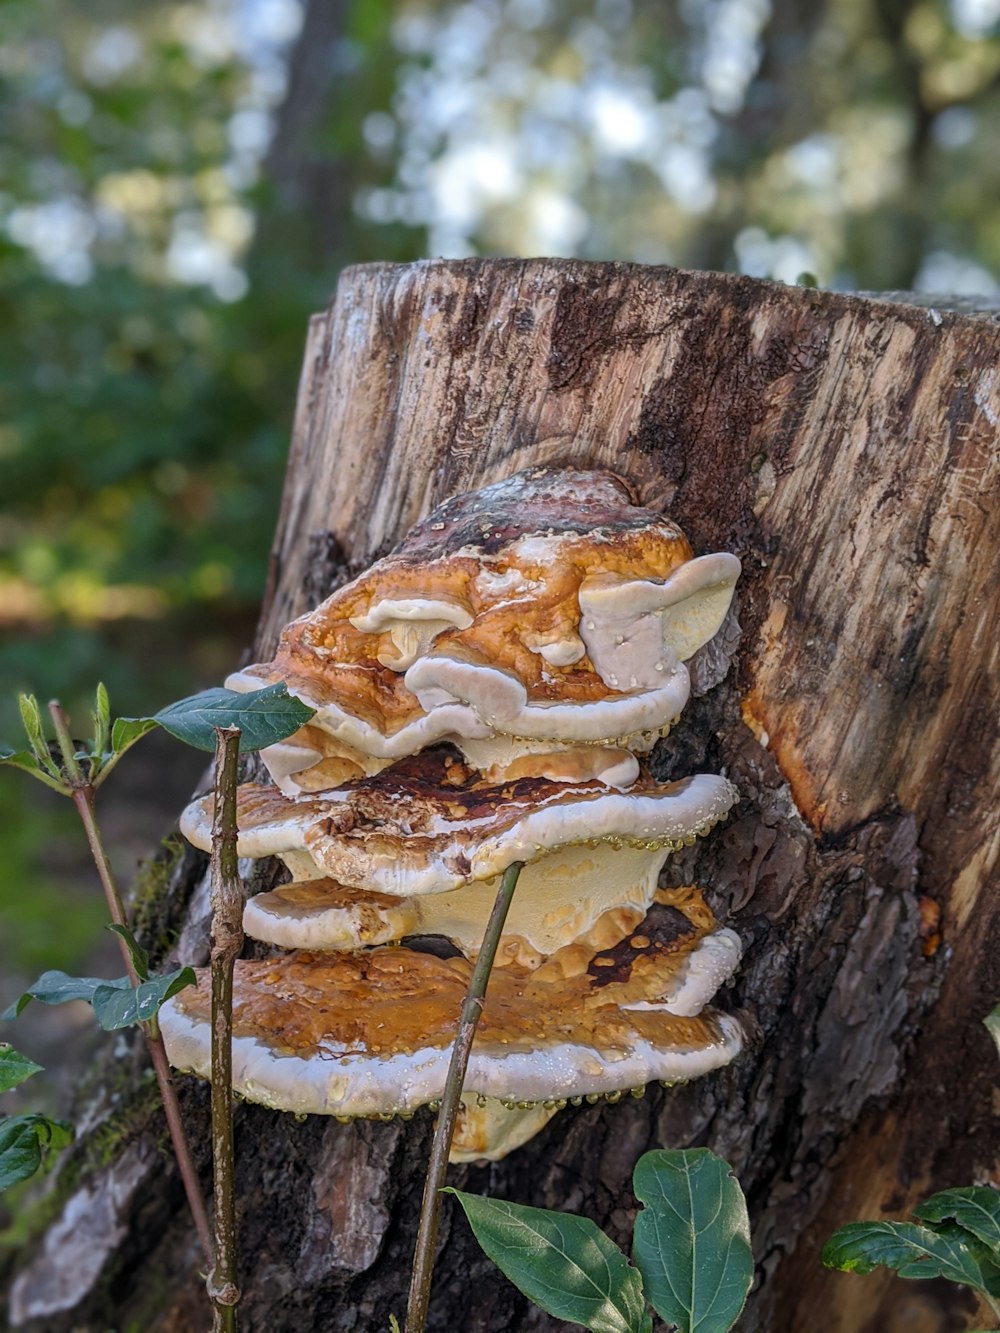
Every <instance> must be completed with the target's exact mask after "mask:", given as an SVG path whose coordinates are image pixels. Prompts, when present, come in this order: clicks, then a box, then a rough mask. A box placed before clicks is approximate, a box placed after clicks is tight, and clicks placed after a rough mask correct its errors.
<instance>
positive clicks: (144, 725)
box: [111, 717, 157, 756]
mask: <svg viewBox="0 0 1000 1333" xmlns="http://www.w3.org/2000/svg"><path fill="white" fill-rule="evenodd" d="M156 726H157V722H156V719H155V718H152V717H116V718H115V720H114V725H113V726H112V728H111V749H112V751H113V752H114V754H115V755H116V756H117V755H122V754H124V753H125V751H126V750H127V749H129V748H130V747H131V746H133V745H134V744H135V743H136V741H138V740H141V739H142V737H143V736H145V735H146V734H147V732H150V731H152V730H153V728H154V727H156Z"/></svg>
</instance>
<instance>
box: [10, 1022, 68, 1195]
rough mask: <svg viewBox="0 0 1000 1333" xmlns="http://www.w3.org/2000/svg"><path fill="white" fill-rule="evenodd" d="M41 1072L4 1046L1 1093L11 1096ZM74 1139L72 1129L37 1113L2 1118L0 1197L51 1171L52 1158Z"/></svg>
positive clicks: (25, 1057) (33, 1064) (63, 1123)
mask: <svg viewBox="0 0 1000 1333" xmlns="http://www.w3.org/2000/svg"><path fill="white" fill-rule="evenodd" d="M41 1069H42V1066H41V1065H36V1064H35V1062H34V1060H29V1059H28V1057H27V1056H26V1055H22V1054H21V1052H20V1051H15V1050H14V1048H13V1046H9V1045H8V1044H7V1043H6V1042H0V1092H9V1091H10V1090H11V1088H16V1087H17V1086H18V1085H19V1084H21V1083H23V1082H24V1081H25V1079H29V1078H31V1076H32V1075H33V1074H38V1073H41ZM72 1137H73V1127H72V1125H67V1124H66V1122H65V1121H63V1120H50V1119H49V1118H48V1116H44V1115H39V1114H38V1113H37V1112H33V1111H31V1112H28V1113H27V1114H26V1115H14V1116H2V1117H0V1193H2V1192H3V1191H4V1190H8V1189H10V1187H11V1186H12V1185H19V1184H20V1183H21V1181H22V1180H28V1179H30V1177H31V1176H33V1175H34V1174H35V1172H36V1171H38V1170H39V1169H40V1168H41V1167H43V1166H45V1167H47V1166H48V1159H49V1157H50V1155H51V1154H52V1153H54V1152H58V1151H59V1149H60V1148H65V1147H66V1145H67V1143H69V1142H70V1140H71V1139H72Z"/></svg>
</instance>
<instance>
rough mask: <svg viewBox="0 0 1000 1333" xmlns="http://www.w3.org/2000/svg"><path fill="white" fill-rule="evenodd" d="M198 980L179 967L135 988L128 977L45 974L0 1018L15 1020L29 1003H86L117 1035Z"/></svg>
mask: <svg viewBox="0 0 1000 1333" xmlns="http://www.w3.org/2000/svg"><path fill="white" fill-rule="evenodd" d="M136 970H138V969H136ZM196 980H197V978H196V977H195V974H194V972H193V971H192V970H191V968H190V967H180V968H178V969H177V970H176V971H175V972H168V973H167V974H166V975H165V976H162V977H149V978H148V980H144V981H143V982H142V983H141V984H140V985H139V986H133V985H132V982H131V981H130V979H129V978H128V977H118V978H116V979H115V980H114V981H106V980H104V978H103V977H69V976H67V975H66V973H65V972H43V973H42V975H41V976H40V977H39V978H38V980H37V981H36V982H35V983H34V984H33V985H31V986H29V987H28V989H27V990H26V991H25V993H24V994H23V995H22V996H21V997H20V999H18V1000H16V1001H15V1003H14V1004H12V1005H11V1006H10V1008H9V1009H7V1010H5V1011H4V1013H3V1014H2V1015H0V1017H2V1018H4V1019H8V1018H16V1017H17V1016H18V1014H19V1013H20V1012H21V1010H22V1009H23V1008H24V1006H25V1005H26V1004H27V1003H28V1002H29V1001H30V1000H40V1001H41V1002H42V1004H65V1003H66V1002H67V1001H68V1000H86V1001H87V1002H88V1003H89V1004H91V1005H92V1006H93V1009H94V1014H95V1015H96V1017H97V1021H98V1023H100V1025H101V1027H102V1028H103V1029H104V1030H105V1032H114V1031H116V1030H117V1029H118V1028H124V1027H129V1026H130V1025H131V1024H132V1023H145V1022H147V1021H148V1020H149V1019H150V1018H153V1017H154V1016H155V1015H156V1014H157V1012H158V1011H159V1008H160V1005H161V1004H163V1002H164V1001H165V1000H169V999H170V997H171V995H176V994H177V992H178V991H180V990H183V989H184V988H185V986H193V985H194V984H195V981H196Z"/></svg>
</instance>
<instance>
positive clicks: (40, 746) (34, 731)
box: [17, 694, 59, 778]
mask: <svg viewBox="0 0 1000 1333" xmlns="http://www.w3.org/2000/svg"><path fill="white" fill-rule="evenodd" d="M17 706H18V708H19V709H20V711H21V721H22V722H23V723H24V730H25V731H26V732H27V734H28V740H29V741H30V743H31V749H32V752H33V753H34V756H35V758H36V759H37V760H38V763H39V765H40V766H41V767H42V768H43V769H45V770H46V771H47V772H48V773H50V774H51V776H52V777H54V778H57V777H59V769H58V768H57V767H56V764H55V763H54V761H53V759H52V756H51V755H50V754H49V747H48V743H47V742H46V740H45V732H44V730H43V728H42V714H41V710H40V709H39V707H38V700H37V699H36V698H35V696H34V695H33V694H19V695H18V696H17Z"/></svg>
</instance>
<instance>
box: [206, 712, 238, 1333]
mask: <svg viewBox="0 0 1000 1333" xmlns="http://www.w3.org/2000/svg"><path fill="white" fill-rule="evenodd" d="M239 759H240V729H239V727H216V728H215V814H214V817H213V820H212V1172H213V1179H214V1186H215V1189H214V1199H215V1266H214V1267H213V1269H212V1271H211V1272H210V1273H209V1275H208V1282H207V1284H206V1285H207V1287H208V1295H209V1298H210V1300H211V1302H212V1309H213V1317H212V1330H213V1333H235V1330H236V1304H237V1302H238V1301H239V1299H240V1289H239V1283H238V1279H239V1271H238V1266H237V1261H236V1190H235V1179H234V1177H235V1169H234V1165H233V966H234V964H235V962H236V959H237V957H238V956H239V953H240V950H241V949H242V948H243V885H242V884H241V883H240V872H239V865H238V862H237V856H236V781H237V770H238V767H239Z"/></svg>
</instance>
